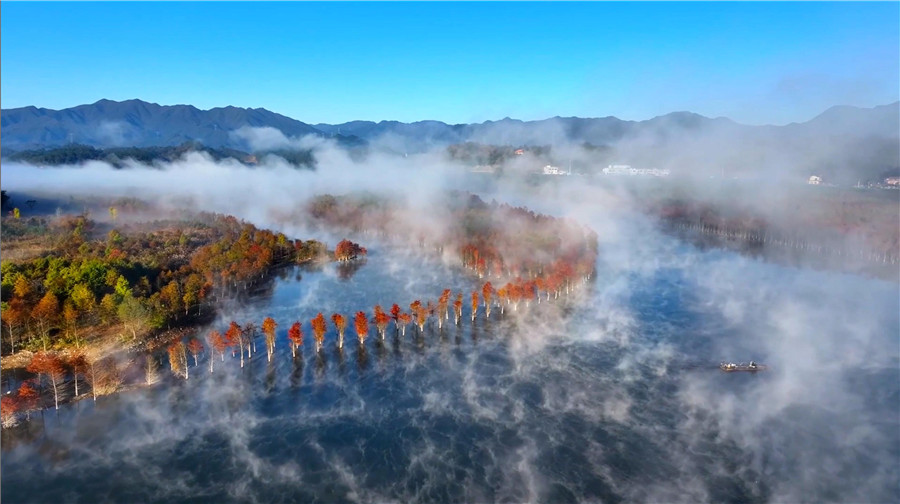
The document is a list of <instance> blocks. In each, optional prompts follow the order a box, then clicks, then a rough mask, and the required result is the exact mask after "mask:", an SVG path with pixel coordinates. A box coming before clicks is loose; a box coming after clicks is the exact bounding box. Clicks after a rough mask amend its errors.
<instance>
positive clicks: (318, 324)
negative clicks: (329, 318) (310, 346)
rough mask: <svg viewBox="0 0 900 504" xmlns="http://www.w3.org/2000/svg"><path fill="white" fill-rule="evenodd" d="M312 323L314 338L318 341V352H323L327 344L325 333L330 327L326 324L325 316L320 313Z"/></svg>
mask: <svg viewBox="0 0 900 504" xmlns="http://www.w3.org/2000/svg"><path fill="white" fill-rule="evenodd" d="M310 323H311V324H312V329H313V337H314V338H315V339H316V350H317V351H318V350H321V349H322V345H323V344H324V343H325V331H327V330H328V325H327V324H326V323H325V316H324V315H322V313H321V312H319V313H318V314H317V315H316V316H315V317H314V318H313V319H312V320H311V321H310Z"/></svg>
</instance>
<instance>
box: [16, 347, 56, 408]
mask: <svg viewBox="0 0 900 504" xmlns="http://www.w3.org/2000/svg"><path fill="white" fill-rule="evenodd" d="M26 369H27V370H28V372H29V373H37V374H38V376H43V377H46V378H47V381H49V382H50V385H52V386H53V402H54V406H55V407H56V409H59V386H60V385H61V384H62V381H63V379H64V378H65V376H66V370H65V368H64V367H63V363H62V360H61V359H60V358H59V356H57V355H55V354H52V353H49V352H38V353H36V354H34V356H33V357H32V358H31V362H30V363H29V364H28V367H27V368H26Z"/></svg>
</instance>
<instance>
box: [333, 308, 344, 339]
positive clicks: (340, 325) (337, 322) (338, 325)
mask: <svg viewBox="0 0 900 504" xmlns="http://www.w3.org/2000/svg"><path fill="white" fill-rule="evenodd" d="M331 321H332V322H334V327H335V329H337V331H338V333H340V334H344V330H345V329H347V319H345V318H344V316H343V315H341V314H340V313H332V314H331Z"/></svg>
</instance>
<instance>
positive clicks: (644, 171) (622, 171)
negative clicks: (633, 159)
mask: <svg viewBox="0 0 900 504" xmlns="http://www.w3.org/2000/svg"><path fill="white" fill-rule="evenodd" d="M670 173H671V172H669V169H668V168H663V169H662V170H660V169H658V168H632V167H631V165H609V166H607V167H606V168H604V169H603V174H604V175H629V176H651V177H668V176H669V174H670Z"/></svg>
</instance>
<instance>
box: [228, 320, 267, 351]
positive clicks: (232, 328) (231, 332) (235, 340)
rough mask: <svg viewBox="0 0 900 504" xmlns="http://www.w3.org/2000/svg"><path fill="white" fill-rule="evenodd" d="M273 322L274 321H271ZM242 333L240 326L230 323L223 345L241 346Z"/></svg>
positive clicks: (233, 322)
mask: <svg viewBox="0 0 900 504" xmlns="http://www.w3.org/2000/svg"><path fill="white" fill-rule="evenodd" d="M273 322H274V321H273ZM243 336H244V333H243V331H242V330H241V326H240V325H238V323H237V322H235V321H233V320H232V321H231V324H229V325H228V330H227V331H225V343H226V344H227V345H228V346H238V347H240V346H242V341H241V339H242V338H243Z"/></svg>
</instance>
